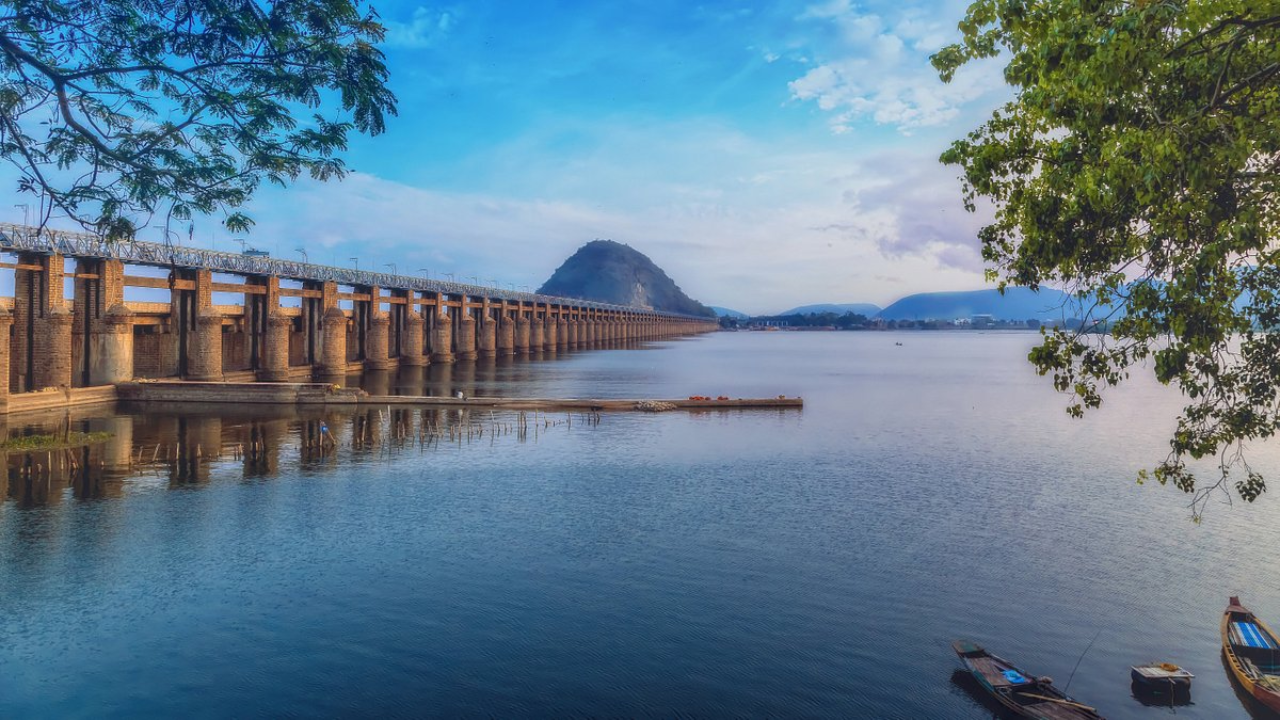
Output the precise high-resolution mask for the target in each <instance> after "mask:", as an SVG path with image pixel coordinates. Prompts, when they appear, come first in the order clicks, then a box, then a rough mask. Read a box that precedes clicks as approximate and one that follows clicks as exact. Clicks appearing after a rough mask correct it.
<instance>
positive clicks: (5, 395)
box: [0, 308, 13, 412]
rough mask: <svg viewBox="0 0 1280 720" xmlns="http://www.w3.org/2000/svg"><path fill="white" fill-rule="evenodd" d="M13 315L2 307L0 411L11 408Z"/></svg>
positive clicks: (0, 309) (0, 312)
mask: <svg viewBox="0 0 1280 720" xmlns="http://www.w3.org/2000/svg"><path fill="white" fill-rule="evenodd" d="M11 327H13V315H11V314H9V311H8V310H5V309H4V308H0V411H5V412H7V411H8V409H9V328H11Z"/></svg>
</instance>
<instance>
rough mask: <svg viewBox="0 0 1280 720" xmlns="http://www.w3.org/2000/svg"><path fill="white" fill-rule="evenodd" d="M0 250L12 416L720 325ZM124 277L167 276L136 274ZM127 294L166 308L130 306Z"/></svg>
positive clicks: (210, 264) (178, 262)
mask: <svg viewBox="0 0 1280 720" xmlns="http://www.w3.org/2000/svg"><path fill="white" fill-rule="evenodd" d="M0 251H3V252H8V253H12V254H15V255H16V256H17V262H15V263H0V268H7V269H11V270H12V271H13V278H14V297H13V298H12V299H8V298H0V308H3V311H0V374H3V375H7V376H8V378H9V382H8V383H4V382H0V402H4V403H9V407H10V408H11V409H15V410H17V409H24V408H26V407H36V406H38V405H39V403H38V402H28V401H32V400H33V399H34V400H39V398H38V397H35V396H30V395H27V396H26V397H25V398H24V395H25V394H27V393H29V392H30V391H33V390H40V389H43V388H61V389H63V391H64V395H65V396H66V397H67V398H71V396H72V395H73V394H74V393H72V389H74V388H87V387H97V386H111V385H114V384H115V383H119V382H125V381H128V380H132V379H138V378H184V379H191V380H205V381H208V380H237V381H245V380H254V379H258V380H267V381H284V380H291V379H311V378H313V377H314V378H318V379H322V380H326V381H329V380H332V379H336V378H340V377H343V376H345V375H347V374H348V373H351V372H359V371H361V370H388V369H393V368H396V367H404V366H407V367H419V366H423V365H426V364H429V363H435V364H440V363H452V362H455V361H456V360H472V359H475V358H477V357H495V356H506V355H522V354H534V353H540V352H541V353H554V352H563V351H567V350H573V349H579V348H607V347H615V346H618V345H621V344H628V343H633V342H636V341H642V340H650V339H658V338H665V337H673V336H678V335H686V334H691V333H700V332H707V331H710V330H714V329H716V327H717V325H716V322H715V321H714V320H712V319H708V318H705V317H691V316H686V315H678V314H672V313H662V312H656V311H653V310H650V309H645V308H636V307H627V306H621V305H610V304H606V303H599V302H591V301H585V300H575V299H571V298H562V297H552V296H546V295H538V294H532V293H522V292H508V291H504V290H502V289H500V288H490V287H483V286H478V285H467V284H464V283H454V282H442V281H436V280H430V279H426V278H417V277H410V276H404V275H390V274H386V273H375V272H361V271H357V270H350V269H347V268H336V267H329V266H324V265H314V264H309V263H299V262H290V261H287V260H279V259H272V258H264V257H250V256H245V255H238V254H235V253H225V252H216V251H211V250H202V249H198V248H175V247H172V246H169V245H164V244H160V243H146V242H122V243H117V244H114V245H108V244H105V243H103V242H102V241H101V240H100V239H98V238H96V237H94V236H91V235H85V234H78V233H63V232H55V231H48V230H46V231H44V232H42V233H39V234H37V233H35V232H34V230H33V229H32V228H27V227H22V226H16V225H3V224H0ZM131 266H134V267H138V266H141V267H150V268H162V269H163V270H165V271H167V277H154V276H143V275H130V274H128V272H127V271H128V268H129V267H131ZM215 274H216V275H217V277H216V278H215ZM127 288H144V289H149V290H150V291H151V292H153V293H157V292H158V293H164V292H167V293H168V294H169V300H168V301H167V302H142V301H138V300H126V298H125V293H126V289H127ZM68 296H69V297H70V298H71V299H70V301H69V302H68V300H67V299H66V298H67V297H68ZM226 296H230V297H229V298H227V297H226ZM216 298H217V299H227V300H228V303H226V304H215V299H216ZM282 300H285V303H286V304H285V305H282V304H281V302H282ZM10 326H11V327H12V330H9V327H10ZM6 340H7V342H6ZM11 392H12V393H18V395H15V396H14V397H13V398H12V401H10V399H9V394H10V393H11ZM20 399H21V400H20ZM23 403H25V404H23ZM20 406H21V407H20Z"/></svg>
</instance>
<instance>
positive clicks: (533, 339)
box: [529, 315, 545, 352]
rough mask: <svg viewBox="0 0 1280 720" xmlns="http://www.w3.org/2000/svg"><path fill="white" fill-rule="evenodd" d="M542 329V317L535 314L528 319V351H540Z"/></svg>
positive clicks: (542, 340) (542, 342) (543, 325)
mask: <svg viewBox="0 0 1280 720" xmlns="http://www.w3.org/2000/svg"><path fill="white" fill-rule="evenodd" d="M544 329H545V324H544V321H543V319H542V318H540V317H538V316H536V315H535V316H534V317H533V318H531V319H530V320H529V352H542V346H543V344H544V339H543V337H542V335H543V333H542V331H543V330H544Z"/></svg>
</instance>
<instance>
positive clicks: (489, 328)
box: [477, 310, 498, 358]
mask: <svg viewBox="0 0 1280 720" xmlns="http://www.w3.org/2000/svg"><path fill="white" fill-rule="evenodd" d="M477 350H478V351H479V354H480V356H481V357H487V358H490V357H493V356H495V355H497V354H498V321H497V320H494V319H493V318H492V317H491V316H490V315H489V311H488V310H486V311H485V313H484V315H482V316H481V317H480V337H479V339H478V340H477Z"/></svg>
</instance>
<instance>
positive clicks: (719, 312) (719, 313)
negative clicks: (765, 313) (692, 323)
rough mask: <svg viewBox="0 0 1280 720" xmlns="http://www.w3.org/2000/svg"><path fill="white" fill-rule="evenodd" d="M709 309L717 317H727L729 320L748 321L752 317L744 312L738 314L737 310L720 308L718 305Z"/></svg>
mask: <svg viewBox="0 0 1280 720" xmlns="http://www.w3.org/2000/svg"><path fill="white" fill-rule="evenodd" d="M709 307H710V308H711V310H712V311H713V312H715V314H716V317H727V318H733V319H735V320H746V319H747V318H749V317H751V316H750V315H748V314H746V313H744V312H738V311H737V310H730V309H729V308H723V307H718V306H716V305H710V306H709Z"/></svg>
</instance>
